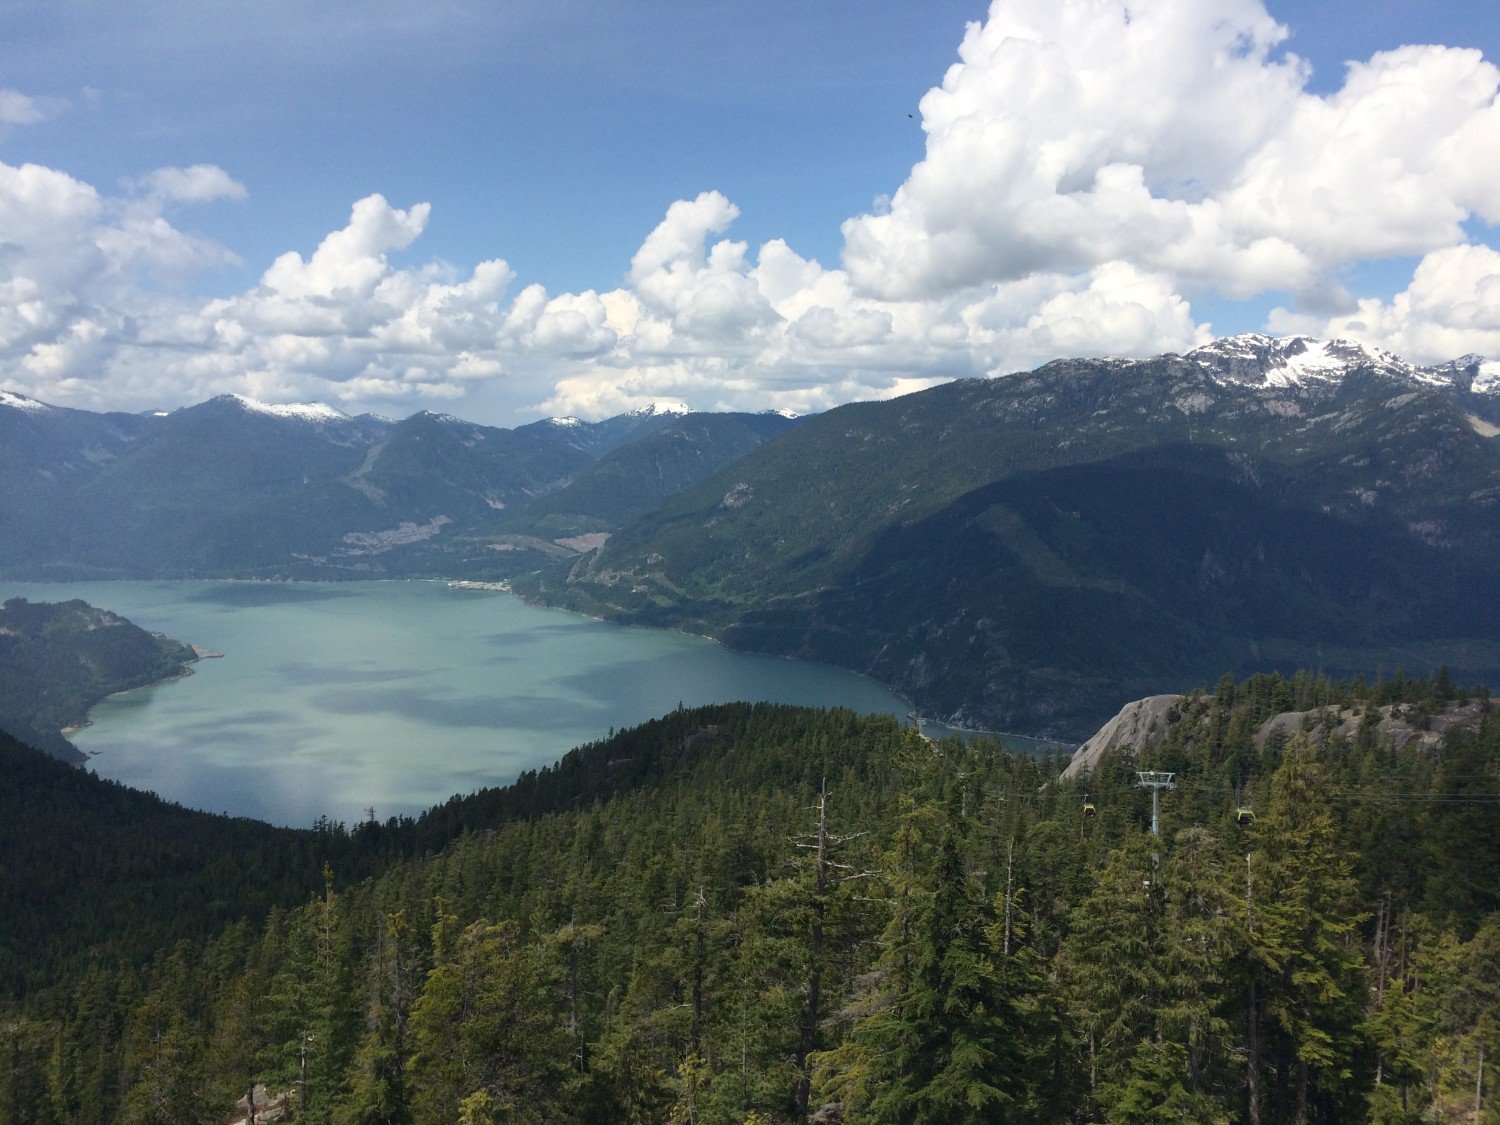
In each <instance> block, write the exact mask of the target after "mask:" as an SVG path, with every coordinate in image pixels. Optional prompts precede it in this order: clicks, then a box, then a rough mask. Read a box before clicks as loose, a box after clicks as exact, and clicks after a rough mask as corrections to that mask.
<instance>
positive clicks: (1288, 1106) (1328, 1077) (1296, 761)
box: [1250, 737, 1365, 1125]
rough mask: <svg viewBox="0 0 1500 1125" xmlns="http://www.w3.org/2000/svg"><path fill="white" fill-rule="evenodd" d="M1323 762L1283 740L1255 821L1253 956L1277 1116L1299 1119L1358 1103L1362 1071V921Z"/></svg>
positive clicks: (1303, 746) (1300, 1124)
mask: <svg viewBox="0 0 1500 1125" xmlns="http://www.w3.org/2000/svg"><path fill="white" fill-rule="evenodd" d="M1332 799H1333V798H1332V794H1331V792H1330V786H1329V785H1328V782H1327V776H1326V773H1325V770H1324V769H1323V767H1322V766H1321V765H1320V764H1319V763H1318V762H1317V761H1316V760H1315V758H1314V756H1313V752H1312V751H1311V750H1310V749H1309V748H1308V746H1307V745H1306V743H1305V742H1304V741H1302V740H1301V738H1300V737H1299V738H1297V739H1294V740H1293V741H1292V742H1291V743H1290V744H1289V745H1288V747H1287V751H1286V754H1285V757H1284V760H1283V762H1282V764H1281V766H1280V768H1279V769H1278V770H1277V771H1276V774H1275V776H1274V777H1273V778H1272V783H1271V801H1270V805H1269V807H1268V809H1267V811H1266V815H1265V816H1264V817H1263V818H1261V819H1260V821H1259V823H1258V826H1257V834H1258V844H1259V846H1258V848H1257V849H1256V852H1255V854H1254V855H1253V856H1252V860H1251V863H1252V866H1253V868H1254V879H1255V929H1254V934H1253V937H1252V938H1251V949H1250V956H1251V960H1252V963H1253V964H1254V965H1255V966H1256V969H1255V973H1256V984H1257V986H1258V987H1257V991H1258V1003H1259V1005H1260V1010H1261V1011H1262V1012H1263V1013H1264V1017H1265V1019H1264V1021H1263V1028H1262V1029H1263V1031H1264V1033H1265V1035H1266V1043H1267V1047H1268V1051H1267V1054H1266V1056H1265V1061H1266V1062H1267V1063H1269V1064H1270V1066H1271V1067H1272V1074H1273V1077H1274V1083H1273V1085H1272V1087H1271V1088H1272V1090H1273V1093H1274V1097H1273V1103H1274V1104H1273V1109H1274V1111H1275V1117H1276V1118H1277V1119H1282V1120H1290V1121H1294V1122H1296V1123H1297V1125H1303V1123H1304V1122H1308V1121H1311V1120H1314V1119H1315V1118H1317V1117H1322V1116H1325V1115H1327V1114H1330V1113H1337V1112H1341V1111H1340V1110H1339V1108H1338V1107H1340V1106H1347V1105H1348V1104H1350V1103H1351V1102H1357V1100H1358V1099H1359V1097H1360V1095H1361V1091H1362V1087H1363V1082H1364V1078H1365V1076H1364V1075H1362V1074H1357V1073H1356V1067H1357V1066H1358V1059H1359V1058H1360V1056H1361V1055H1363V1054H1364V1051H1363V1037H1362V1034H1361V1026H1362V1024H1361V1008H1362V1004H1363V998H1364V996H1365V969H1364V963H1363V958H1362V957H1361V955H1360V952H1359V949H1358V947H1357V945H1356V943H1355V941H1354V938H1355V929H1356V927H1357V926H1358V925H1359V923H1360V922H1361V921H1362V920H1363V918H1364V917H1365V915H1363V914H1362V913H1361V912H1360V910H1359V903H1358V889H1357V887H1356V884H1355V881H1354V879H1353V877H1352V875H1351V873H1350V864H1349V858H1348V856H1347V855H1346V854H1345V853H1344V852H1343V851H1342V849H1341V848H1340V846H1339V842H1338V838H1337V832H1336V829H1335V824H1334V819H1333V811H1332V807H1331V805H1332Z"/></svg>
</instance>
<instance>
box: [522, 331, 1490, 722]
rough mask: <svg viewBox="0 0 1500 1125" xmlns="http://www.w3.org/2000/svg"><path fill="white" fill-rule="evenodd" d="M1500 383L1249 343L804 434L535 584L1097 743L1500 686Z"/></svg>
mask: <svg viewBox="0 0 1500 1125" xmlns="http://www.w3.org/2000/svg"><path fill="white" fill-rule="evenodd" d="M1497 374H1500V365H1495V364H1487V363H1485V362H1483V361H1481V360H1478V359H1477V358H1475V357H1465V358H1464V359H1461V360H1458V361H1455V362H1454V363H1451V364H1445V365H1442V366H1440V367H1419V366H1415V365H1412V364H1408V363H1405V362H1403V361H1401V360H1399V359H1397V358H1395V357H1393V356H1389V355H1386V354H1384V353H1379V352H1374V351H1370V350H1367V349H1364V348H1362V347H1360V346H1359V345H1356V344H1351V343H1348V342H1338V341H1334V342H1320V341H1313V340H1307V339H1303V338H1294V339H1275V338H1270V337H1264V336H1240V337H1232V338H1229V339H1225V340H1221V341H1219V342H1217V343H1215V344H1213V345H1210V346H1207V347H1204V348H1200V349H1198V350H1196V351H1193V352H1191V353H1189V354H1187V355H1183V356H1178V355H1165V356H1160V357H1156V358H1154V359H1148V360H1116V359H1101V360H1066V361H1060V362H1056V363H1051V364H1048V365H1046V366H1044V367H1042V368H1040V369H1038V370H1036V371H1033V372H1030V373H1025V374H1018V375H1013V376H1009V377H1004V378H996V379H973V380H959V381H956V382H952V383H947V384H944V385H941V386H938V387H935V388H933V389H931V390H927V391H923V392H920V393H917V394H913V395H908V396H905V397H903V398H900V399H895V400H892V401H889V402H874V403H857V404H852V405H849V406H845V407H840V408H838V409H836V410H831V411H829V412H827V413H825V414H822V415H818V416H816V417H812V418H809V419H807V420H806V421H804V422H803V423H802V424H801V425H799V426H798V427H797V428H796V429H795V430H793V431H792V432H790V433H788V434H786V435H784V436H783V437H782V438H780V439H779V440H777V441H775V442H772V443H768V444H766V445H764V446H762V447H760V448H759V449H757V450H755V451H754V452H753V453H751V454H749V455H747V456H746V457H745V458H743V459H742V460H740V461H738V462H736V463H735V464H734V465H733V466H732V467H730V468H729V469H728V470H725V471H722V472H720V473H719V474H716V475H715V476H714V477H711V478H709V479H707V480H705V481H703V482H701V483H700V484H698V485H695V486H693V487H691V488H689V489H686V490H685V491H683V492H682V493H680V494H679V495H677V496H676V497H674V498H673V499H671V500H670V501H668V502H667V503H666V504H664V505H663V506H662V507H661V508H660V509H658V510H657V511H656V512H654V513H652V514H650V515H649V516H647V517H645V518H643V519H641V520H639V521H637V522H636V523H634V524H632V525H631V526H629V527H627V528H625V529H624V530H622V531H620V532H619V533H617V534H616V535H614V536H613V537H612V538H611V539H610V540H609V542H608V543H607V544H605V545H604V546H603V547H602V548H600V550H598V551H597V552H594V553H592V554H590V555H588V556H586V557H585V558H583V559H581V560H578V561H575V562H574V563H573V564H572V565H571V566H569V567H567V568H566V569H564V568H562V567H560V566H559V567H555V568H554V569H552V570H550V571H546V572H543V574H542V575H541V576H539V577H538V578H535V579H532V580H528V581H526V582H524V583H523V584H522V588H523V589H525V590H526V591H527V592H528V593H530V594H532V595H533V596H537V597H540V598H542V599H544V600H547V601H551V602H553V603H555V604H560V605H565V606H570V607H572V608H577V609H581V610H584V611H586V612H590V613H595V614H598V615H602V616H606V617H611V618H615V619H618V620H625V621H632V622H638V623H645V624H658V625H669V626H673V627H677V628H686V629H692V630H697V631H701V632H706V633H710V634H712V635H715V636H718V637H721V638H722V639H723V640H724V641H725V642H726V643H728V644H730V645H733V646H737V647H742V648H748V649H754V650H761V651H767V652H775V653H782V654H787V655H794V656H798V657H804V658H808V659H814V660H823V661H830V662H833V663H838V664H842V665H845V666H847V667H852V668H855V669H858V670H860V671H863V672H867V673H869V674H870V675H872V676H874V677H876V678H877V679H880V680H882V681H884V682H886V683H889V684H891V685H893V686H894V687H896V689H897V690H899V691H902V692H903V693H905V694H906V695H907V696H908V697H909V698H910V699H911V700H912V701H913V702H914V703H915V704H916V705H917V706H918V707H919V708H920V709H921V710H922V711H924V712H925V713H928V714H933V715H938V716H941V717H944V718H945V719H947V720H949V721H954V722H959V723H964V724H969V725H974V726H980V727H986V728H990V729H1010V730H1022V731H1027V732H1048V733H1054V734H1058V735H1063V736H1074V737H1083V736H1086V735H1087V734H1088V733H1089V732H1090V731H1091V730H1093V729H1094V728H1096V727H1097V726H1098V724H1099V723H1100V722H1102V721H1103V719H1105V718H1107V717H1108V716H1109V714H1111V713H1112V712H1113V710H1114V708H1115V707H1117V706H1118V705H1119V704H1120V703H1122V702H1124V701H1125V700H1126V699H1130V698H1135V697H1138V696H1142V695H1147V694H1151V693H1152V692H1155V691H1161V690H1165V689H1166V688H1167V687H1169V686H1170V685H1172V684H1174V683H1175V684H1178V685H1180V684H1182V683H1184V682H1192V681H1194V680H1195V679H1198V680H1202V679H1213V678H1216V677H1217V676H1218V674H1219V673H1221V672H1223V671H1228V670H1236V671H1251V670H1254V669H1257V668H1265V667H1274V666H1280V667H1283V668H1287V667H1295V666H1298V665H1305V666H1312V667H1316V666H1322V667H1324V668H1326V669H1327V670H1329V671H1330V672H1340V673H1343V672H1349V673H1357V672H1373V671H1375V670H1376V669H1377V668H1379V667H1381V666H1384V668H1385V669H1386V670H1387V671H1390V670H1392V669H1393V668H1394V667H1395V666H1396V665H1400V664H1405V665H1406V666H1408V667H1412V668H1418V667H1420V668H1424V669H1425V668H1428V667H1436V666H1437V665H1439V664H1441V663H1443V662H1447V663H1449V664H1451V665H1452V666H1453V667H1454V668H1455V669H1462V670H1463V671H1464V672H1466V673H1469V674H1472V675H1474V676H1476V677H1478V678H1483V677H1484V676H1486V675H1492V674H1493V672H1494V671H1495V670H1496V669H1500V442H1497V441H1496V440H1495V437H1496V434H1497V433H1500V427H1497V422H1500V414H1497V410H1500V394H1497V392H1500V378H1497Z"/></svg>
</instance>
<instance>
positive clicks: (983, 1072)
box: [815, 791, 1024, 1123]
mask: <svg viewBox="0 0 1500 1125" xmlns="http://www.w3.org/2000/svg"><path fill="white" fill-rule="evenodd" d="M965 833H966V824H965V822H964V818H963V817H962V816H961V814H960V811H959V803H958V794H957V792H956V791H953V792H950V794H949V799H948V801H947V802H946V805H945V807H943V808H941V809H936V808H932V807H930V806H929V807H925V808H922V807H919V808H917V809H916V810H914V811H913V812H911V813H909V814H908V815H907V817H906V818H904V822H903V826H902V830H901V832H900V833H899V834H898V837H897V844H896V854H895V857H894V858H895V864H894V873H893V877H892V891H893V896H892V897H893V907H894V909H893V916H892V919H891V922H890V925H889V926H888V927H887V928H886V931H885V935H884V939H883V941H884V948H883V949H882V952H881V955H880V958H879V961H878V962H877V966H876V969H877V973H879V975H880V977H881V983H880V986H879V993H878V996H877V999H876V1002H875V1004H874V1007H873V1010H871V1011H870V1012H869V1014H868V1015H866V1016H865V1017H864V1018H863V1019H861V1020H860V1021H859V1022H858V1023H856V1024H855V1026H854V1027H853V1028H852V1029H851V1030H850V1032H849V1036H848V1039H847V1040H846V1041H845V1043H843V1044H841V1045H840V1046H839V1047H837V1048H835V1049H833V1050H832V1051H828V1052H825V1053H823V1054H822V1055H820V1056H818V1058H817V1060H816V1062H815V1069H816V1074H817V1081H818V1084H819V1086H820V1088H821V1089H822V1090H823V1091H824V1092H825V1093H826V1094H828V1095H830V1096H832V1097H834V1098H836V1099H838V1100H839V1101H840V1102H841V1103H842V1105H843V1109H844V1113H845V1115H846V1119H847V1120H848V1121H850V1122H859V1121H871V1122H914V1123H918V1122H952V1121H980V1120H983V1121H1001V1120H1005V1118H1006V1116H1007V1113H1008V1112H1009V1111H1010V1110H1011V1107H1013V1106H1015V1105H1016V1104H1017V1103H1018V1102H1019V1101H1020V1100H1021V1098H1022V1096H1023V1094H1024V1074H1023V1072H1022V1053H1021V1045H1020V1034H1021V1028H1020V1018H1019V1013H1018V1011H1017V1008H1016V1005H1015V1003H1014V1000H1013V998H1012V997H1011V996H1010V995H1008V994H1007V991H1006V988H1005V982H1004V981H1003V980H1002V976H1001V973H1000V969H999V966H998V964H997V958H996V957H995V954H994V950H993V949H992V948H991V946H990V943H989V936H990V934H991V933H992V932H993V922H994V918H993V914H992V912H991V910H990V907H989V903H988V901H987V900H986V898H985V897H984V895H983V894H982V893H981V892H980V890H979V889H978V888H977V887H976V886H975V884H974V882H973V881H972V880H971V879H970V877H969V873H968V871H967V870H966V868H965V865H964V860H963V854H962V845H963V840H964V835H965ZM932 835H936V837H937V843H936V846H935V847H933V846H932V845H930V844H927V843H926V839H924V838H930V836H932ZM924 861H925V862H924Z"/></svg>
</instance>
